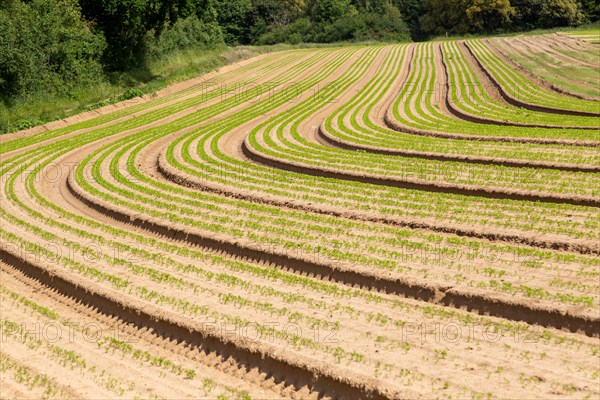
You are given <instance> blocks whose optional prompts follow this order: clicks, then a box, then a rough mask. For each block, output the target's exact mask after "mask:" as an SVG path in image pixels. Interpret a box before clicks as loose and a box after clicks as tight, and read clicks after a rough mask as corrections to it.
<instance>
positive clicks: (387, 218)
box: [0, 33, 600, 400]
mask: <svg viewBox="0 0 600 400" xmlns="http://www.w3.org/2000/svg"><path fill="white" fill-rule="evenodd" d="M599 76H600V47H599V46H598V44H597V43H594V42H593V41H586V40H582V39H581V38H578V37H576V36H574V35H569V34H566V33H564V34H563V33H561V34H552V35H544V36H524V37H510V38H509V37H504V38H492V39H469V40H452V41H450V40H449V41H444V42H429V43H418V44H395V45H371V46H347V47H335V48H333V47H328V48H318V49H300V50H288V51H282V52H277V53H271V54H265V55H260V56H258V57H255V58H253V59H250V60H246V61H242V62H239V63H237V64H234V65H230V66H227V67H224V68H221V69H220V70H218V71H214V72H211V73H209V74H207V75H204V76H201V77H198V78H195V79H192V80H190V81H186V82H184V83H180V84H177V85H175V86H173V87H170V88H167V89H165V90H163V91H161V92H158V93H156V95H155V96H145V97H144V98H138V99H133V100H129V101H128V102H125V103H121V104H118V105H115V106H109V107H106V108H104V109H101V110H99V111H93V112H88V113H86V114H83V115H80V116H76V117H72V118H70V119H67V120H64V121H59V122H56V123H51V124H49V125H48V126H46V127H44V128H39V127H38V128H33V129H31V130H29V131H22V132H16V133H11V134H6V135H2V136H0V175H1V184H2V190H1V191H0V202H1V205H2V207H1V209H0V278H1V279H0V319H1V320H0V330H1V333H2V347H1V349H0V385H1V392H2V393H1V396H2V397H3V398H15V397H16V398H23V397H26V398H40V397H44V398H60V399H64V398H128V399H131V398H157V399H162V398H164V399H183V398H206V399H220V400H223V399H284V398H285V399H287V398H290V399H414V398H455V399H457V398H460V399H463V398H473V399H492V398H501V399H504V398H514V399H516V398H564V399H573V398H581V399H595V398H598V397H599V396H600V153H599V147H600V118H599V117H600V80H599V79H598V77H599Z"/></svg>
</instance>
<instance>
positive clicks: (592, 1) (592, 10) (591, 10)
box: [581, 0, 600, 22]
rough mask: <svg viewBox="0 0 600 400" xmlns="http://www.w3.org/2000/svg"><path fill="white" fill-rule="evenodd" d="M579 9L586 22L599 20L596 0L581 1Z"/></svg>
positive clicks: (598, 5) (599, 11) (599, 8)
mask: <svg viewBox="0 0 600 400" xmlns="http://www.w3.org/2000/svg"><path fill="white" fill-rule="evenodd" d="M581 8H582V11H583V13H584V15H585V17H586V18H587V20H588V21H591V22H596V21H598V20H600V2H598V0H582V1H581Z"/></svg>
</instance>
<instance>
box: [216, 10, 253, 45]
mask: <svg viewBox="0 0 600 400" xmlns="http://www.w3.org/2000/svg"><path fill="white" fill-rule="evenodd" d="M251 6H252V3H251V1H250V0H217V1H215V9H216V12H217V20H218V22H219V25H220V26H221V28H222V29H223V34H224V37H225V43H227V44H230V45H236V44H240V43H242V44H248V43H249V42H250V39H249V33H248V32H249V29H248V24H247V22H248V19H249V18H250V13H251Z"/></svg>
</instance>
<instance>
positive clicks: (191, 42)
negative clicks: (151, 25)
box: [145, 15, 223, 60]
mask: <svg viewBox="0 0 600 400" xmlns="http://www.w3.org/2000/svg"><path fill="white" fill-rule="evenodd" d="M222 44H223V33H222V31H221V28H220V27H219V24H218V23H217V22H216V21H214V22H202V21H200V20H199V19H198V18H197V17H196V16H195V15H191V16H189V17H187V18H181V19H179V20H178V21H177V22H175V24H173V26H171V27H169V28H167V29H165V30H164V31H163V32H162V33H161V34H160V35H157V34H156V33H154V32H150V33H149V34H148V38H147V40H146V44H145V46H146V58H147V59H150V60H160V59H161V58H164V57H166V56H168V55H169V54H172V53H174V52H176V51H179V50H187V49H214V48H215V47H217V46H220V45H222Z"/></svg>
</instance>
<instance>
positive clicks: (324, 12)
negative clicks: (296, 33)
mask: <svg viewBox="0 0 600 400" xmlns="http://www.w3.org/2000/svg"><path fill="white" fill-rule="evenodd" d="M353 11H355V9H354V8H353V7H352V5H351V4H350V0H312V3H311V6H310V12H311V18H312V20H313V21H315V22H325V23H331V22H334V21H336V20H338V19H340V18H341V17H343V16H345V15H348V14H350V13H352V12H353Z"/></svg>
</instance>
